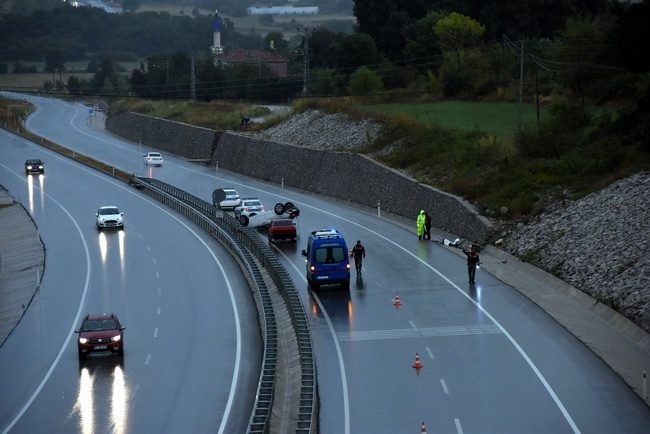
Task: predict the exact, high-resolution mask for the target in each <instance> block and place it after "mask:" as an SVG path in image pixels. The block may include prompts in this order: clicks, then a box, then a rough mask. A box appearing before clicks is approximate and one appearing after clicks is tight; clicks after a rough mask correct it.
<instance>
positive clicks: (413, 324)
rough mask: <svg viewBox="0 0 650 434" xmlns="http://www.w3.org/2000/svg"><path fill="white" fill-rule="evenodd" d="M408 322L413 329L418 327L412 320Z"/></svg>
mask: <svg viewBox="0 0 650 434" xmlns="http://www.w3.org/2000/svg"><path fill="white" fill-rule="evenodd" d="M409 324H411V327H413V330H417V329H418V328H417V327H415V323H414V322H413V321H409Z"/></svg>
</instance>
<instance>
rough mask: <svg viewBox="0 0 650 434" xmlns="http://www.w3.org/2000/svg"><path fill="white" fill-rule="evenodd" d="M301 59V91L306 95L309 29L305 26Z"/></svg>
mask: <svg viewBox="0 0 650 434" xmlns="http://www.w3.org/2000/svg"><path fill="white" fill-rule="evenodd" d="M302 60H303V77H302V93H303V95H307V92H308V90H309V86H308V83H307V81H308V80H309V29H308V28H306V27H305V38H304V44H302Z"/></svg>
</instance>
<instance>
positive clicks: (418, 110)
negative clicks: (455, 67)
mask: <svg viewBox="0 0 650 434" xmlns="http://www.w3.org/2000/svg"><path fill="white" fill-rule="evenodd" d="M355 109H357V110H360V111H362V112H370V113H383V114H386V115H388V116H389V117H393V116H395V115H398V114H407V115H410V116H412V117H414V118H415V119H416V120H417V121H418V122H420V123H422V124H424V125H431V124H434V123H436V124H438V125H440V126H442V127H444V128H449V129H453V130H459V131H465V132H469V131H476V130H480V131H484V132H487V133H490V134H493V135H495V136H496V137H498V138H500V139H508V138H510V137H512V135H513V134H514V132H515V131H516V130H517V123H518V119H519V104H517V103H513V102H467V101H441V102H435V103H427V104H372V105H357V106H355ZM522 114H523V121H524V124H525V123H528V122H534V121H535V119H536V109H535V106H534V105H532V104H524V105H523V111H522ZM541 114H542V115H543V111H541Z"/></svg>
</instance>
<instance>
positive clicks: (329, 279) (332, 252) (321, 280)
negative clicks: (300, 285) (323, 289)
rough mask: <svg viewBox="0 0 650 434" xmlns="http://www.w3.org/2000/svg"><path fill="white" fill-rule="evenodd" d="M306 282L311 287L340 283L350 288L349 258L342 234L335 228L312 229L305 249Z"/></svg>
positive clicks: (303, 253) (345, 287)
mask: <svg viewBox="0 0 650 434" xmlns="http://www.w3.org/2000/svg"><path fill="white" fill-rule="evenodd" d="M302 255H303V256H305V257H306V259H305V262H306V263H307V282H308V283H309V285H310V286H311V287H312V288H313V289H318V288H319V287H320V286H321V285H331V284H340V285H341V287H342V288H344V289H349V288H350V259H349V252H348V247H347V245H346V244H345V239H344V238H343V235H341V233H340V232H339V231H337V230H336V229H321V230H318V231H312V233H311V234H310V235H309V240H308V241H307V250H303V251H302Z"/></svg>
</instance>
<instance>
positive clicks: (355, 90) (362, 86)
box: [349, 66, 384, 95]
mask: <svg viewBox="0 0 650 434" xmlns="http://www.w3.org/2000/svg"><path fill="white" fill-rule="evenodd" d="M383 88H384V83H382V81H381V78H379V75H377V73H375V72H374V71H372V70H371V69H370V68H368V67H367V66H361V67H359V68H357V70H356V71H354V73H353V74H352V75H351V76H350V87H349V92H350V95H369V94H371V93H372V92H376V91H378V90H381V89H383Z"/></svg>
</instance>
